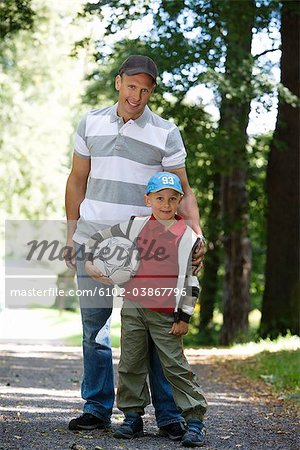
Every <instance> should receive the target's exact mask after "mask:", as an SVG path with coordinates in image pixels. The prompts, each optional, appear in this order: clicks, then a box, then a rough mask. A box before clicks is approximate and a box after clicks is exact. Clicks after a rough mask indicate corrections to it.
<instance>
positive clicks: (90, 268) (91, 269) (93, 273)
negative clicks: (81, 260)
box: [84, 261, 114, 285]
mask: <svg viewBox="0 0 300 450" xmlns="http://www.w3.org/2000/svg"><path fill="white" fill-rule="evenodd" d="M84 267H85V271H86V273H87V274H88V275H89V276H90V277H91V278H93V280H95V281H98V282H99V283H103V284H108V285H112V284H114V283H113V281H112V279H111V278H109V277H108V276H107V275H103V273H102V272H100V270H99V269H98V268H97V267H96V266H95V265H94V264H93V263H92V262H91V261H86V263H85V265H84Z"/></svg>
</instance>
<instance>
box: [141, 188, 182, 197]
mask: <svg viewBox="0 0 300 450" xmlns="http://www.w3.org/2000/svg"><path fill="white" fill-rule="evenodd" d="M164 189H173V191H176V192H179V194H181V195H184V192H183V191H180V190H179V189H176V188H174V187H171V186H166V187H163V188H159V189H155V191H148V192H146V194H151V192H152V194H155V192H159V191H163V190H164Z"/></svg>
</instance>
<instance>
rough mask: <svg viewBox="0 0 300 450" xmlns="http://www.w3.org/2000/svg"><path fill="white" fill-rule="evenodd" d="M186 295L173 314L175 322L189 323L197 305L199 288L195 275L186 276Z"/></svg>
mask: <svg viewBox="0 0 300 450" xmlns="http://www.w3.org/2000/svg"><path fill="white" fill-rule="evenodd" d="M185 289H186V295H183V296H182V301H181V305H180V308H178V311H176V312H175V313H174V315H175V322H179V321H180V320H182V321H183V322H186V323H189V321H190V319H191V317H192V315H193V313H194V309H195V305H196V303H197V300H198V297H199V293H200V286H199V281H198V278H197V277H196V276H195V275H188V276H187V278H186V285H185Z"/></svg>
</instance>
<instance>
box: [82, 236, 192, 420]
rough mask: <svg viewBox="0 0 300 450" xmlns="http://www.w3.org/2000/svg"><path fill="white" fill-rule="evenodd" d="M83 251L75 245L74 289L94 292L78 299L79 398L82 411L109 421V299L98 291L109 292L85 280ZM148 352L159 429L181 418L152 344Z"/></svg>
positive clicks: (111, 391) (111, 387)
mask: <svg viewBox="0 0 300 450" xmlns="http://www.w3.org/2000/svg"><path fill="white" fill-rule="evenodd" d="M83 251H84V246H78V245H77V244H76V253H77V254H78V255H79V256H80V257H79V258H78V260H77V280H78V289H79V290H80V291H84V290H86V292H91V291H92V292H96V295H95V296H93V297H91V296H89V295H88V294H86V295H82V296H81V297H80V307H81V318H82V328H83V344H82V345H83V370H84V372H83V381H82V385H81V395H82V398H83V399H84V400H86V403H85V405H84V408H83V410H84V412H88V413H91V414H94V415H95V416H97V417H99V418H101V419H102V420H105V421H109V420H110V416H111V414H112V409H113V405H114V399H115V391H114V374H113V362H112V351H111V344H110V335H109V331H110V316H111V312H112V307H113V298H112V296H111V295H99V288H101V287H103V288H104V289H103V290H104V292H105V294H108V292H109V290H110V289H108V286H107V285H103V284H100V283H98V282H97V281H94V280H93V279H92V278H90V277H88V276H87V274H86V272H85V270H84V261H82V258H81V256H82V254H83ZM100 292H101V291H100ZM98 305H99V307H98ZM96 306H97V307H96ZM149 350H150V351H149V355H150V362H149V380H150V390H151V397H152V404H153V406H154V408H155V416H156V420H157V425H158V426H159V427H162V426H164V425H168V424H170V423H174V422H179V421H182V420H183V418H182V416H181V415H180V413H179V411H178V409H177V407H176V405H175V402H174V399H173V395H172V388H171V385H170V384H169V382H168V381H167V380H166V378H165V376H164V374H163V370H162V367H161V364H160V360H159V357H158V355H157V352H156V349H155V346H154V344H153V343H152V345H151V346H150V349H149Z"/></svg>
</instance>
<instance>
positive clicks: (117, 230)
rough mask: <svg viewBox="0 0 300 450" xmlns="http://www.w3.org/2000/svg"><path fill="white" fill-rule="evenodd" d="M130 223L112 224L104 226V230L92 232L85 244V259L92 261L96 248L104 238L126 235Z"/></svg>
mask: <svg viewBox="0 0 300 450" xmlns="http://www.w3.org/2000/svg"><path fill="white" fill-rule="evenodd" d="M130 224H131V222H130V221H127V222H122V223H119V224H117V225H113V226H112V227H109V228H105V229H104V230H99V231H97V233H95V234H93V236H91V237H90V239H89V240H88V241H87V243H86V244H85V261H91V262H93V258H94V253H95V251H96V248H97V247H98V245H99V244H100V243H101V242H102V241H104V240H105V239H108V238H111V237H114V236H119V237H127V230H128V228H129V226H130Z"/></svg>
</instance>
